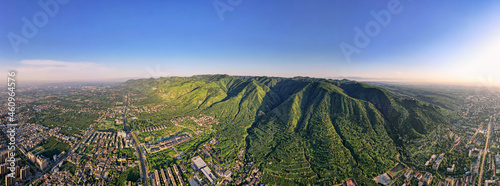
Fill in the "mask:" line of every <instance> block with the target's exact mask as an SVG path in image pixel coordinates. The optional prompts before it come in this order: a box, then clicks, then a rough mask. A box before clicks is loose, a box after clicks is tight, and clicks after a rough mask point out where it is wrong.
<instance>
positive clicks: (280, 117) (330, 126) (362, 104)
mask: <svg viewBox="0 0 500 186" xmlns="http://www.w3.org/2000/svg"><path fill="white" fill-rule="evenodd" d="M124 86H125V87H129V89H130V90H132V89H134V88H132V87H134V86H136V87H137V89H136V90H147V91H146V92H145V94H146V95H147V98H146V100H145V101H143V102H142V103H141V104H160V103H161V104H167V105H171V106H172V109H169V110H168V112H171V113H176V114H178V115H182V114H184V115H196V114H205V115H211V116H214V117H215V118H217V119H218V120H219V121H220V124H219V125H216V126H214V129H215V134H216V136H217V138H218V139H219V140H220V141H221V143H220V144H219V147H220V148H221V149H222V151H223V154H225V155H226V158H229V159H231V158H235V157H236V153H234V152H238V151H240V150H243V149H246V151H247V153H246V159H247V161H255V162H257V164H258V166H260V168H261V169H263V170H264V175H263V182H264V183H270V184H278V185H290V184H327V185H329V184H336V183H340V182H343V181H345V180H346V179H348V178H351V177H354V178H356V180H357V181H358V183H363V184H374V182H373V180H372V178H373V177H375V176H376V175H378V174H381V173H383V172H385V171H387V170H388V169H390V168H391V167H392V166H394V164H395V163H396V162H398V158H397V157H398V154H399V153H398V150H397V149H398V146H400V145H401V144H400V143H399V142H398V141H399V139H400V137H401V136H404V135H406V134H408V133H409V134H411V135H410V137H419V136H421V135H424V134H426V133H428V132H430V131H432V129H433V127H434V126H436V125H441V124H447V123H448V121H447V120H446V117H445V114H446V113H444V112H443V110H442V109H441V108H440V107H437V106H434V105H430V104H427V103H423V102H420V101H418V100H413V99H407V98H402V97H398V96H396V95H395V94H392V93H391V92H389V91H386V90H384V89H381V88H378V87H374V86H369V85H366V84H362V83H358V82H354V81H347V80H340V81H334V80H325V79H313V78H300V77H299V78H276V77H231V76H227V75H204V76H193V77H190V78H179V77H173V78H159V79H149V80H132V81H128V82H126V83H125V84H124ZM168 115H175V114H168Z"/></svg>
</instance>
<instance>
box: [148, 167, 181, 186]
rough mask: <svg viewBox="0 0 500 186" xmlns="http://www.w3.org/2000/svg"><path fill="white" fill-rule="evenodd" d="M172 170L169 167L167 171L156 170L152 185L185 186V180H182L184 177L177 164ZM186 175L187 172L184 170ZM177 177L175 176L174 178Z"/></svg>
mask: <svg viewBox="0 0 500 186" xmlns="http://www.w3.org/2000/svg"><path fill="white" fill-rule="evenodd" d="M172 167H173V171H172V168H170V167H167V168H165V169H160V170H155V171H153V173H151V176H150V177H151V185H152V186H161V185H173V186H185V185H186V184H185V183H184V180H183V179H182V175H181V173H180V172H179V168H178V167H177V165H176V164H174V165H173V166H172ZM183 172H184V173H185V172H186V170H185V169H183ZM174 175H175V176H174Z"/></svg>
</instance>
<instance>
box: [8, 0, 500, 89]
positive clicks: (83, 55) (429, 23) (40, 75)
mask: <svg viewBox="0 0 500 186" xmlns="http://www.w3.org/2000/svg"><path fill="white" fill-rule="evenodd" d="M389 2H395V1H369V0H364V1H328V0H320V1H314V2H312V1H306V0H299V1H294V2H293V3H291V2H287V1H244V2H243V3H241V4H238V5H234V6H233V7H232V11H226V12H223V14H220V12H217V8H214V6H213V4H212V1H196V2H187V1H186V2H184V1H162V0H156V1H155V2H142V3H134V2H121V1H120V2H118V1H113V2H87V1H69V2H68V3H67V4H59V6H58V9H57V11H55V10H52V12H46V10H45V9H44V7H41V6H40V5H39V4H38V3H37V2H36V1H28V0H19V1H2V2H0V7H3V8H1V10H2V11H0V12H1V13H0V14H2V16H0V22H1V23H2V26H1V27H0V35H1V36H2V37H4V40H3V42H0V70H1V71H2V72H7V71H8V70H13V69H14V70H17V71H18V78H19V80H20V81H24V82H31V83H42V82H75V81H83V82H94V81H124V80H126V79H131V78H149V77H164V76H192V75H197V74H229V75H252V76H281V77H293V76H310V77H320V78H329V77H355V78H354V79H358V80H359V79H366V80H369V81H397V82H425V83H453V84H463V83H466V84H480V85H485V86H490V85H491V86H500V70H499V69H500V52H499V51H500V45H498V43H500V25H499V24H498V20H500V2H499V1H480V2H478V1H474V2H466V1H463V2H462V1H452V0H444V1H404V0H402V1H398V2H399V4H392V6H393V7H392V8H394V10H398V11H392V13H391V14H390V18H389V19H388V18H387V17H384V16H386V14H383V13H384V12H389V11H391V10H392V9H391V8H390V6H391V4H390V3H389ZM7 7H9V8H7ZM11 7H15V8H11ZM37 12H42V13H43V12H45V14H47V15H49V16H47V20H33V19H32V18H33V15H35V13H37ZM221 15H222V16H221ZM387 15H388V14H387ZM41 21H45V22H41ZM374 24H375V25H378V27H377V26H374ZM26 25H28V26H26ZM367 25H368V26H367ZM370 25H371V27H370ZM30 26H31V27H34V28H35V29H36V32H34V31H32V30H31V31H29V32H27V31H26V30H23V29H26V28H27V27H30ZM367 27H368V30H367ZM359 30H360V31H362V32H363V33H361V35H367V36H365V38H361V39H360V33H359V32H358V31H359ZM23 31H24V32H23ZM370 32H371V33H370ZM370 34H371V35H372V36H370ZM356 39H358V40H356ZM363 39H369V42H366V41H363ZM356 42H358V43H357V44H356ZM360 42H361V43H362V44H366V45H363V46H361V45H359V43H360ZM342 43H345V44H347V45H349V46H352V47H354V48H351V51H350V52H351V53H349V54H348V55H347V54H346V52H345V47H344V48H342V46H347V45H342ZM343 50H344V51H343ZM346 56H347V57H346Z"/></svg>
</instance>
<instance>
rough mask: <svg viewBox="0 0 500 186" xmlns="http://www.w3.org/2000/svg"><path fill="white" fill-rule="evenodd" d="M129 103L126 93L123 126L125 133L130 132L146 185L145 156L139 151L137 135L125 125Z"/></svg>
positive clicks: (146, 169)
mask: <svg viewBox="0 0 500 186" xmlns="http://www.w3.org/2000/svg"><path fill="white" fill-rule="evenodd" d="M128 105H129V96H128V95H127V105H125V110H124V112H123V127H124V128H125V130H126V131H127V134H131V135H132V138H133V144H134V147H135V151H137V154H138V155H139V160H140V161H141V169H142V174H143V175H142V178H143V182H144V185H145V186H148V168H147V164H146V156H144V153H143V152H142V151H141V146H140V145H139V140H138V139H137V136H135V134H134V133H133V132H130V128H129V127H128V126H127V108H128Z"/></svg>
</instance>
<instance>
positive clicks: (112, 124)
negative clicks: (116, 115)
mask: <svg viewBox="0 0 500 186" xmlns="http://www.w3.org/2000/svg"><path fill="white" fill-rule="evenodd" d="M96 130H106V131H120V130H123V124H117V123H116V121H115V120H113V119H110V118H108V119H105V120H103V121H101V122H100V123H99V124H98V125H97V127H96Z"/></svg>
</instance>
